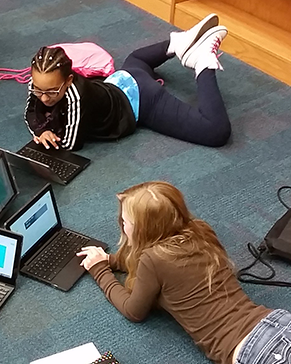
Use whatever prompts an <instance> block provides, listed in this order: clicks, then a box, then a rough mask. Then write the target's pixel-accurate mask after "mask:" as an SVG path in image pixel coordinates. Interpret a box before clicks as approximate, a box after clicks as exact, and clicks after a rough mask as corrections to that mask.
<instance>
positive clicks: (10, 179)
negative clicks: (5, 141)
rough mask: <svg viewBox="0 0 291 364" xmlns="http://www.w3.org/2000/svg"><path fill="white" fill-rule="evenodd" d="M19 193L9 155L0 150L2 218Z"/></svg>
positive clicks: (0, 209) (0, 216)
mask: <svg viewBox="0 0 291 364" xmlns="http://www.w3.org/2000/svg"><path fill="white" fill-rule="evenodd" d="M17 195H18V188H17V186H16V182H15V178H14V176H13V174H12V171H11V168H10V166H9V163H8V161H7V156H6V154H5V153H4V152H3V151H2V150H0V219H1V218H2V216H4V215H5V213H6V212H7V210H8V208H9V206H10V205H11V204H12V202H13V201H14V199H15V198H16V196H17Z"/></svg>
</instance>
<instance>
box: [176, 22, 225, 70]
mask: <svg viewBox="0 0 291 364" xmlns="http://www.w3.org/2000/svg"><path fill="white" fill-rule="evenodd" d="M226 35H227V29H226V28H225V27H224V26H216V27H213V28H211V29H209V30H208V31H207V32H206V33H205V34H204V35H203V36H202V37H201V38H200V39H199V40H198V41H197V42H196V43H195V44H194V45H193V47H192V48H190V49H189V50H188V52H186V53H185V55H184V57H183V58H182V60H181V63H182V65H183V66H185V67H188V68H192V69H194V70H195V73H196V77H197V76H198V75H199V74H200V73H201V72H202V71H203V70H204V69H205V68H209V69H219V70H223V67H222V65H221V64H220V62H219V61H218V57H219V55H218V54H217V52H218V49H219V47H220V44H221V42H222V40H223V39H224V38H225V37H226Z"/></svg>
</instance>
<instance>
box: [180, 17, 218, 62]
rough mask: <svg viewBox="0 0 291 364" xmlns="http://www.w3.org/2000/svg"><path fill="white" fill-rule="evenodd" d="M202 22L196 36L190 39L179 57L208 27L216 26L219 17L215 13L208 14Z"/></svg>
mask: <svg viewBox="0 0 291 364" xmlns="http://www.w3.org/2000/svg"><path fill="white" fill-rule="evenodd" d="M203 20H204V23H202V24H201V28H200V30H199V32H198V33H197V35H196V37H195V38H194V39H193V40H192V42H191V43H190V44H189V45H188V47H187V48H186V49H185V51H184V52H183V54H182V56H181V59H182V58H183V57H184V55H185V54H186V53H187V52H188V51H189V49H190V48H191V47H193V45H194V44H195V43H196V42H197V41H198V40H199V39H200V38H201V37H202V35H203V34H205V33H206V32H207V31H208V30H209V29H211V28H213V27H216V26H217V25H218V22H219V19H218V16H217V15H216V14H209V15H208V16H207V17H206V18H204V19H203Z"/></svg>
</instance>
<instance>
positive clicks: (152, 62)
mask: <svg viewBox="0 0 291 364" xmlns="http://www.w3.org/2000/svg"><path fill="white" fill-rule="evenodd" d="M168 46H169V41H165V42H161V43H157V44H153V45H150V46H148V47H144V48H140V49H138V50H136V51H134V52H133V53H131V54H130V55H129V56H128V58H127V59H126V60H125V62H124V64H123V66H122V67H121V69H123V70H126V71H127V72H129V73H130V74H131V75H132V76H133V77H134V79H135V80H136V82H137V84H138V86H139V92H140V109H139V119H138V123H137V125H140V126H143V127H147V128H149V129H151V130H154V131H156V132H158V133H161V134H164V135H168V136H171V137H173V138H177V139H180V140H184V141H187V142H191V143H196V144H201V145H206V146H209V147H220V146H222V145H224V144H225V143H226V142H227V140H228V138H229V136H230V134H231V126H230V122H229V119H228V115H227V112H226V109H225V105H224V103H223V100H222V97H221V94H220V91H219V88H218V85H217V81H216V76H215V71H214V70H212V69H211V70H210V69H205V70H203V71H202V72H201V74H200V75H199V76H198V78H197V85H198V90H197V91H198V95H197V98H198V105H196V106H193V105H189V104H187V103H185V102H182V101H181V100H179V99H178V98H176V97H175V96H174V95H171V94H170V93H169V92H168V91H167V90H166V88H165V87H164V86H162V85H161V84H160V83H159V82H156V79H157V78H158V77H157V74H156V73H155V68H156V67H158V66H160V65H161V64H163V63H164V62H166V61H167V60H169V59H170V58H172V57H173V56H168V55H167V54H166V50H167V48H168ZM193 79H194V74H193ZM191 81H192V80H190V82H191Z"/></svg>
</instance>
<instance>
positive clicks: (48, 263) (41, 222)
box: [5, 184, 108, 291]
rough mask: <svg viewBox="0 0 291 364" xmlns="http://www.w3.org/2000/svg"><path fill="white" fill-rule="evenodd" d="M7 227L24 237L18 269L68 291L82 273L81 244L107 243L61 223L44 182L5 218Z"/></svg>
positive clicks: (47, 186) (104, 245)
mask: <svg viewBox="0 0 291 364" xmlns="http://www.w3.org/2000/svg"><path fill="white" fill-rule="evenodd" d="M5 227H6V228H7V229H8V230H11V231H14V232H16V233H19V234H21V235H22V236H23V247H22V252H21V262H20V272H21V273H23V274H25V275H27V276H30V277H32V278H36V279H38V280H41V281H43V282H45V283H49V284H50V285H52V286H54V287H56V288H59V289H61V290H63V291H68V290H69V289H70V288H71V287H72V286H73V285H74V283H75V282H77V280H78V279H79V278H80V277H81V276H82V275H83V273H84V272H85V269H84V268H83V267H81V266H80V262H81V261H82V258H81V257H77V256H76V252H78V251H80V249H81V248H82V247H83V246H90V245H94V246H100V247H102V248H103V249H106V248H107V247H108V246H107V244H105V243H103V242H101V241H99V240H96V239H93V238H90V237H88V236H85V235H83V234H81V233H77V232H75V231H72V230H69V229H66V228H64V227H63V226H62V223H61V219H60V216H59V212H58V209H57V204H56V200H55V197H54V194H53V190H52V186H51V185H50V184H47V185H46V186H45V187H44V188H42V189H41V190H40V192H39V193H37V194H36V196H35V197H34V198H33V199H32V200H31V201H29V202H28V203H27V204H26V205H25V206H24V207H23V208H21V209H20V210H19V211H18V212H17V213H16V214H14V215H13V216H12V217H11V218H9V220H7V221H6V223H5Z"/></svg>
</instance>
